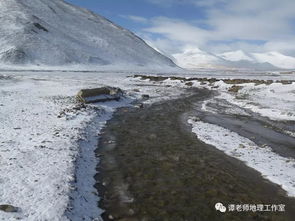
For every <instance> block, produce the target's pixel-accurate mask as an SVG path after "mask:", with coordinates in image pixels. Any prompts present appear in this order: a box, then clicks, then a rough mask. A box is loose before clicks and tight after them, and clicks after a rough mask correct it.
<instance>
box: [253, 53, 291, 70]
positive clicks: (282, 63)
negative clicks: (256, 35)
mask: <svg viewBox="0 0 295 221" xmlns="http://www.w3.org/2000/svg"><path fill="white" fill-rule="evenodd" d="M252 55H253V57H254V58H255V60H256V61H258V62H268V63H270V64H272V65H274V66H276V67H279V68H284V69H294V68H295V58H294V57H291V56H286V55H283V54H281V53H279V52H269V53H253V54H252Z"/></svg>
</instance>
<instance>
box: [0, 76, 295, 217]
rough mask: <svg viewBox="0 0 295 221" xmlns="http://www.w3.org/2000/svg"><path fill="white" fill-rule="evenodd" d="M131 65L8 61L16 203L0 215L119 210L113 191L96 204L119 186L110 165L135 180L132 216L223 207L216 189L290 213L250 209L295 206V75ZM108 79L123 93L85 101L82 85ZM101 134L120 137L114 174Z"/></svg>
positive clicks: (7, 191)
mask: <svg viewBox="0 0 295 221" xmlns="http://www.w3.org/2000/svg"><path fill="white" fill-rule="evenodd" d="M130 75H133V74H129V73H107V72H105V73H97V72H76V73H70V72H3V73H0V113H1V114H0V123H1V124H0V196H1V197H0V205H4V204H8V205H12V206H14V207H15V208H16V209H17V212H15V213H7V212H3V211H1V210H0V220H5V221H6V220H19V219H24V220H77V221H78V220H101V219H102V218H101V214H104V215H105V214H107V215H108V216H109V215H112V214H111V212H113V211H114V210H113V209H114V207H115V211H116V212H118V209H119V210H120V208H118V207H117V206H116V204H113V203H114V202H113V201H110V202H111V204H107V203H106V201H105V202H104V201H101V203H102V204H101V206H100V207H101V209H100V208H98V207H97V202H99V201H100V198H101V197H102V195H103V193H105V194H106V196H108V195H107V194H111V192H110V193H109V192H108V188H112V187H114V186H112V185H109V186H108V185H107V184H108V182H104V181H102V182H98V183H97V180H101V179H102V180H103V179H112V177H115V178H118V177H119V178H118V179H119V181H118V183H121V184H126V185H123V186H122V185H121V186H120V188H119V190H120V191H119V192H120V193H122V194H121V195H120V197H121V198H120V199H121V200H122V198H123V201H124V202H125V203H127V205H128V206H127V207H125V208H123V214H125V216H126V208H128V210H127V211H128V212H129V213H128V216H131V217H132V216H134V217H135V218H136V217H141V214H144V213H145V212H147V213H148V214H149V217H150V216H151V215H153V214H154V213H155V212H156V213H158V212H162V213H163V214H162V215H163V217H166V213H167V212H169V214H171V215H172V214H173V215H175V216H177V214H178V215H182V214H191V216H190V217H196V215H198V214H199V217H207V218H208V217H213V218H214V217H217V215H219V214H218V213H216V212H215V209H214V203H215V201H216V200H220V201H223V203H238V202H239V203H249V204H250V203H252V204H253V203H257V204H258V203H268V204H285V205H286V212H284V213H282V212H281V213H278V212H276V213H266V212H265V213H262V214H260V213H253V214H252V213H242V214H241V216H238V217H242V218H241V219H243V217H249V216H251V217H252V216H257V217H275V218H274V219H275V220H279V218H282V217H283V218H285V217H287V218H288V217H289V216H291V215H293V214H292V211H294V205H295V204H294V200H293V198H287V197H286V195H289V196H291V197H293V196H294V194H295V176H294V174H295V173H294V170H295V162H294V156H295V153H294V151H295V142H294V139H295V128H294V127H295V126H294V120H295V111H294V110H295V107H294V105H295V100H294V99H295V98H294V97H295V96H294V86H295V83H294V82H293V81H292V80H294V79H295V77H294V76H293V75H289V76H287V77H286V76H282V77H278V76H272V75H266V74H265V75H264V74H261V75H259V76H250V75H249V76H250V77H248V78H252V81H249V80H244V81H243V80H226V79H229V78H234V79H238V78H241V77H242V75H238V76H237V75H235V74H232V75H231V76H227V77H226V75H222V78H226V79H224V80H222V81H221V80H218V79H212V76H214V77H216V76H217V78H221V76H219V77H218V75H212V76H210V74H208V75H204V73H199V74H198V75H196V74H194V75H193V76H194V77H195V76H198V79H187V78H184V77H182V76H187V77H188V76H192V75H185V74H182V73H180V74H178V76H180V77H178V78H172V77H171V78H168V77H165V78H158V77H149V76H137V77H128V76H130ZM243 76H245V75H243ZM243 78H245V77H243ZM255 79H256V80H255ZM257 79H260V81H257ZM267 80H269V81H267ZM270 80H273V81H272V82H270ZM274 80H275V81H276V80H278V82H274ZM104 85H110V86H114V87H120V88H122V89H123V90H124V91H125V92H126V95H125V97H124V98H122V99H121V101H120V102H106V103H100V104H99V103H98V104H95V105H87V106H86V107H83V106H81V105H80V104H79V103H77V102H76V100H75V95H76V93H77V92H78V91H79V90H80V89H83V88H94V87H100V86H104ZM146 95H149V99H146V98H147V96H146ZM143 98H145V99H143ZM266 98H267V99H266ZM175 99H176V100H175ZM135 101H136V102H135ZM134 102H135V103H134ZM138 102H140V103H143V106H144V108H139V106H141V105H138ZM123 107H124V108H123ZM118 108H123V109H119V111H118V112H116V110H118ZM114 112H116V114H115V118H112V116H113V114H114ZM110 119H113V120H111V121H109V120H110ZM179 119H181V120H179ZM107 122H109V123H108V124H107ZM126 122H128V123H126ZM106 124H107V127H106V129H105V130H104V133H103V131H102V129H103V128H105V125H106ZM191 127H193V129H192V131H193V132H194V134H192V133H191ZM112 129H113V130H112ZM109 136H112V137H109ZM170 138H171V139H170ZM99 139H102V141H101V142H99V147H103V146H104V144H105V143H106V144H107V145H108V147H112V148H115V149H113V150H112V151H111V152H110V153H109V154H108V155H109V157H110V159H112V158H114V159H115V162H117V161H118V163H120V164H119V165H120V168H119V169H118V170H116V171H117V172H116V173H115V174H114V173H108V172H110V171H112V170H110V171H104V170H103V167H102V168H101V167H100V166H99V167H98V168H97V165H104V156H105V155H104V154H102V155H101V156H100V155H99V153H98V152H97V151H101V150H102V149H101V150H100V149H99V148H98V149H97V143H98V140H99ZM104 141H105V142H104ZM114 141H115V142H114ZM123 147H126V149H123ZM137 147H138V148H137ZM217 149H219V150H217ZM95 151H96V152H97V153H96V155H95ZM100 160H102V162H101V164H100ZM108 165H109V164H108ZM250 168H253V169H250ZM97 169H98V171H100V173H99V174H96V173H97ZM95 174H96V176H95ZM94 176H95V178H96V180H95V178H94ZM166 178H167V179H166ZM201 178H202V179H201ZM269 181H271V182H272V183H274V184H278V185H279V186H278V185H274V184H272V183H270V182H269ZM102 184H104V185H102ZM130 184H132V185H131V186H130ZM212 185H213V186H212ZM167 186H169V187H170V188H169V191H170V192H169V193H168V192H167ZM129 187H130V188H129ZM121 190H122V191H121ZM125 190H126V191H127V192H128V193H129V191H130V196H129V195H128V194H127V195H125V194H124V193H125ZM116 192H118V189H116ZM153 193H157V194H153ZM193 193H194V194H197V195H196V197H195V196H192V194H193ZM174 194H175V197H173V195H174ZM160 196H161V197H160ZM112 197H113V196H111V197H109V198H112ZM234 197H236V198H234ZM109 198H106V199H109ZM194 198H196V199H194ZM176 199H177V200H176ZM201 199H202V200H201ZM230 199H233V200H232V202H231V201H230ZM175 200H176V201H177V202H176V201H175ZM173 202H174V203H175V204H174V203H173ZM202 202H203V203H202ZM115 203H118V201H115ZM147 205H149V206H147ZM173 205H176V206H177V205H178V206H177V207H173ZM185 205H187V206H185ZM166 206H167V207H166ZM104 208H106V209H107V211H106V213H104V210H103V209H104ZM161 208H162V209H161ZM164 208H166V209H164ZM210 208H211V210H210ZM167 209H168V210H167ZM146 210H148V211H146ZM195 210H198V211H202V212H200V213H197V212H196V211H195ZM177 211H179V213H177ZM120 212H122V211H121V210H120ZM244 214H245V215H244ZM115 215H116V214H115V213H114V214H113V216H115ZM234 215H235V214H234V213H227V215H225V216H224V217H231V216H234ZM282 215H283V216H282ZM159 217H161V213H160V215H159ZM293 217H294V216H293ZM153 218H154V217H153ZM186 218H187V216H186ZM277 218H278V219H277ZM152 220H157V219H155V218H154V219H152ZM188 220H190V219H188ZM191 220H193V219H191ZM266 220H267V219H266Z"/></svg>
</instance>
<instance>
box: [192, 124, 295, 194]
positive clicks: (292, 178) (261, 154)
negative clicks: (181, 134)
mask: <svg viewBox="0 0 295 221" xmlns="http://www.w3.org/2000/svg"><path fill="white" fill-rule="evenodd" d="M188 122H189V123H190V124H191V125H192V127H193V129H192V131H193V133H195V134H196V135H197V136H198V138H199V139H200V140H201V141H203V142H205V143H207V144H209V145H213V146H215V147H216V148H217V149H219V150H222V151H223V152H225V153H226V154H227V155H229V156H232V157H234V158H237V159H239V160H241V161H243V162H245V163H246V164H247V165H248V166H249V167H252V168H254V169H255V170H257V171H259V172H260V173H261V174H262V175H263V176H264V177H265V178H266V179H268V180H270V181H272V182H273V183H277V184H279V185H281V186H282V188H283V189H284V190H286V192H287V193H288V195H289V196H292V197H295V160H294V159H289V158H285V157H281V156H279V155H278V154H275V153H274V152H272V150H271V148H270V147H267V146H263V147H260V146H257V145H256V144H255V143H253V142H252V141H251V140H249V139H247V138H244V137H242V136H240V135H238V134H237V133H235V132H232V131H230V130H228V129H225V128H223V127H220V126H217V125H214V124H209V123H205V122H202V121H194V120H193V119H190V120H189V121H188ZM270 161H271V163H270Z"/></svg>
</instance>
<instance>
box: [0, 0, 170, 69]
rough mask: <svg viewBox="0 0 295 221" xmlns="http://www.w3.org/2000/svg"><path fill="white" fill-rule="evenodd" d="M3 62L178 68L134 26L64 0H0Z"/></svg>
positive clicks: (14, 63)
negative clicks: (130, 28) (132, 28)
mask: <svg viewBox="0 0 295 221" xmlns="http://www.w3.org/2000/svg"><path fill="white" fill-rule="evenodd" d="M0 63H2V64H11V65H23V64H31V65H45V66H63V65H74V64H85V65H89V64H92V65H99V66H101V65H128V66H130V65H131V66H152V67H157V66H169V67H175V64H174V63H173V62H172V61H171V60H170V59H169V58H167V57H165V56H164V55H162V54H160V53H159V52H157V51H155V50H154V49H152V48H151V47H150V46H148V45H147V44H146V43H145V42H144V41H143V40H142V39H140V38H139V37H137V36H136V35H134V34H133V33H131V32H130V31H128V30H126V29H124V28H121V27H119V26H117V25H115V24H114V23H112V22H111V21H109V20H107V19H105V18H104V17H102V16H99V15H97V14H94V13H93V12H91V11H88V10H86V9H82V8H79V7H76V6H73V5H71V4H68V3H66V2H65V1H63V0H51V1H48V0H26V1H21V0H5V1H0Z"/></svg>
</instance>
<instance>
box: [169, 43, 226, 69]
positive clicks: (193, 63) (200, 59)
mask: <svg viewBox="0 0 295 221" xmlns="http://www.w3.org/2000/svg"><path fill="white" fill-rule="evenodd" d="M172 56H173V57H174V58H175V63H176V64H177V65H179V66H180V67H183V68H187V69H196V68H215V67H224V61H223V59H221V58H219V57H217V56H215V55H213V54H210V53H207V52H205V51H202V50H200V49H198V48H194V49H187V50H185V51H184V52H183V53H178V54H174V55H172Z"/></svg>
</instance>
